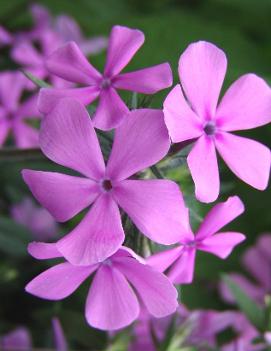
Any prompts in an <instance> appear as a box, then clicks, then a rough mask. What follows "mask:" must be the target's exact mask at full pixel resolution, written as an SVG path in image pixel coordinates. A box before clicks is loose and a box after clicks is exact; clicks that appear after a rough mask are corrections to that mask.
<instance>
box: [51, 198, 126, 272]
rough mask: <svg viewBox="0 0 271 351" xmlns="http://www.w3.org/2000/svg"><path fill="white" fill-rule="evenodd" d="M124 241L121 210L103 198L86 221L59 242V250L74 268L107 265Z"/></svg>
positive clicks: (111, 201)
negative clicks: (106, 260) (100, 263)
mask: <svg viewBox="0 0 271 351" xmlns="http://www.w3.org/2000/svg"><path fill="white" fill-rule="evenodd" d="M123 241H124V231H123V228H122V224H121V217H120V213H119V209H118V206H117V204H116V203H115V201H114V200H113V199H112V198H111V196H110V195H108V194H104V195H101V196H100V197H99V198H98V199H97V200H96V201H95V203H94V204H93V206H92V208H91V210H90V211H89V212H88V214H87V215H86V216H85V217H84V219H83V220H82V221H81V222H80V223H79V224H78V225H77V227H76V228H75V229H73V230H72V231H71V232H70V233H69V234H68V235H66V236H65V237H64V238H63V239H61V240H60V241H58V242H57V248H58V250H59V251H60V252H61V253H62V254H63V256H64V257H65V258H66V259H67V260H68V261H69V262H71V263H72V264H74V265H84V266H86V265H90V264H93V263H97V262H102V261H104V260H105V259H106V258H107V257H109V256H111V255H112V254H113V253H115V252H116V251H117V250H118V249H119V247H120V246H121V244H122V243H123Z"/></svg>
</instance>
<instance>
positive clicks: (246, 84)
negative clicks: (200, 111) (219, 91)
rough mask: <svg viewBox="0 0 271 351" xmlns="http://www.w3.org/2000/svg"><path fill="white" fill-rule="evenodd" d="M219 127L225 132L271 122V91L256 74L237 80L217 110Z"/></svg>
mask: <svg viewBox="0 0 271 351" xmlns="http://www.w3.org/2000/svg"><path fill="white" fill-rule="evenodd" d="M216 118H217V121H218V123H219V127H220V128H221V129H223V130H225V131H234V130H243V129H251V128H255V127H259V126H262V125H265V124H267V123H270V122H271V89H270V87H269V86H268V85H267V84H266V82H265V81H264V80H263V79H261V78H260V77H257V76H256V75H255V74H246V75H244V76H242V77H241V78H239V79H238V80H236V81H235V82H234V83H233V84H232V85H231V86H230V88H229V89H228V90H227V92H226V94H225V95H224V97H223V99H222V101H221V103H220V104H219V106H218V109H217V117H216Z"/></svg>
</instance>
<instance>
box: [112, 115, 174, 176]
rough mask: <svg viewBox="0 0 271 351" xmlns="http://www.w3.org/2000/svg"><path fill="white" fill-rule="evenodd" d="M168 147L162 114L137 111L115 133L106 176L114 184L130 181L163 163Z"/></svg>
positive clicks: (126, 118) (127, 117)
mask: <svg viewBox="0 0 271 351" xmlns="http://www.w3.org/2000/svg"><path fill="white" fill-rule="evenodd" d="M169 147H170V141H169V136H168V132H167V129H166V126H165V123H164V116H163V112H162V111H161V110H153V109H140V110H134V111H132V112H130V113H129V114H128V115H127V116H126V117H125V120H124V122H123V123H122V125H121V126H120V127H119V128H118V129H117V130H116V132H115V137H114V144H113V148H112V151H111V155H110V157H109V160H108V163H107V170H106V173H107V175H108V176H109V177H110V179H114V180H123V179H125V178H128V177H130V176H131V175H133V174H135V173H136V172H138V171H141V170H143V169H145V168H147V167H149V166H151V165H153V164H155V163H157V162H158V161H160V160H161V159H162V158H163V157H164V156H165V155H166V154H167V152H168V150H169Z"/></svg>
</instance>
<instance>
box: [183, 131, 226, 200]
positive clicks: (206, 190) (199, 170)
mask: <svg viewBox="0 0 271 351" xmlns="http://www.w3.org/2000/svg"><path fill="white" fill-rule="evenodd" d="M187 163H188V167H189V169H190V172H191V175H192V178H193V181H194V183H195V193H196V198H197V199H198V200H199V201H201V202H213V201H215V200H216V199H217V197H218V195H219V188H220V181H219V169H218V164H217V158H216V151H215V145H214V141H213V139H212V137H208V136H205V135H204V136H202V137H200V138H199V139H198V140H197V141H196V143H195V145H194V147H193V149H192V150H191V151H190V153H189V155H188V157H187Z"/></svg>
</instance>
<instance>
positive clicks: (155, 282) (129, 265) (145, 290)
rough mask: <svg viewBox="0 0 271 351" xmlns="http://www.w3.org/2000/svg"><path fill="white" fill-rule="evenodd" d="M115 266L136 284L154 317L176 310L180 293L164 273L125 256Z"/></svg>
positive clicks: (135, 286) (138, 291)
mask: <svg viewBox="0 0 271 351" xmlns="http://www.w3.org/2000/svg"><path fill="white" fill-rule="evenodd" d="M115 266H116V267H118V269H119V270H120V271H121V272H122V273H123V274H124V275H125V276H126V278H127V279H128V281H129V282H130V283H131V284H132V285H133V286H134V288H135V290H136V291H137V293H138V294H139V296H140V297H141V299H142V301H143V303H144V305H145V306H146V308H147V310H148V311H149V313H150V314H152V315H153V316H154V317H156V318H162V317H165V316H168V315H170V314H172V313H174V312H175V311H176V309H177V307H178V300H177V298H178V293H177V290H176V289H175V288H174V286H173V285H172V284H171V283H170V281H169V280H168V278H167V277H166V276H165V275H164V274H162V273H160V272H157V271H155V270H154V269H153V268H151V267H150V266H148V265H144V264H141V263H139V262H138V261H137V260H135V259H131V258H123V259H122V260H121V262H119V263H116V264H115Z"/></svg>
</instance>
